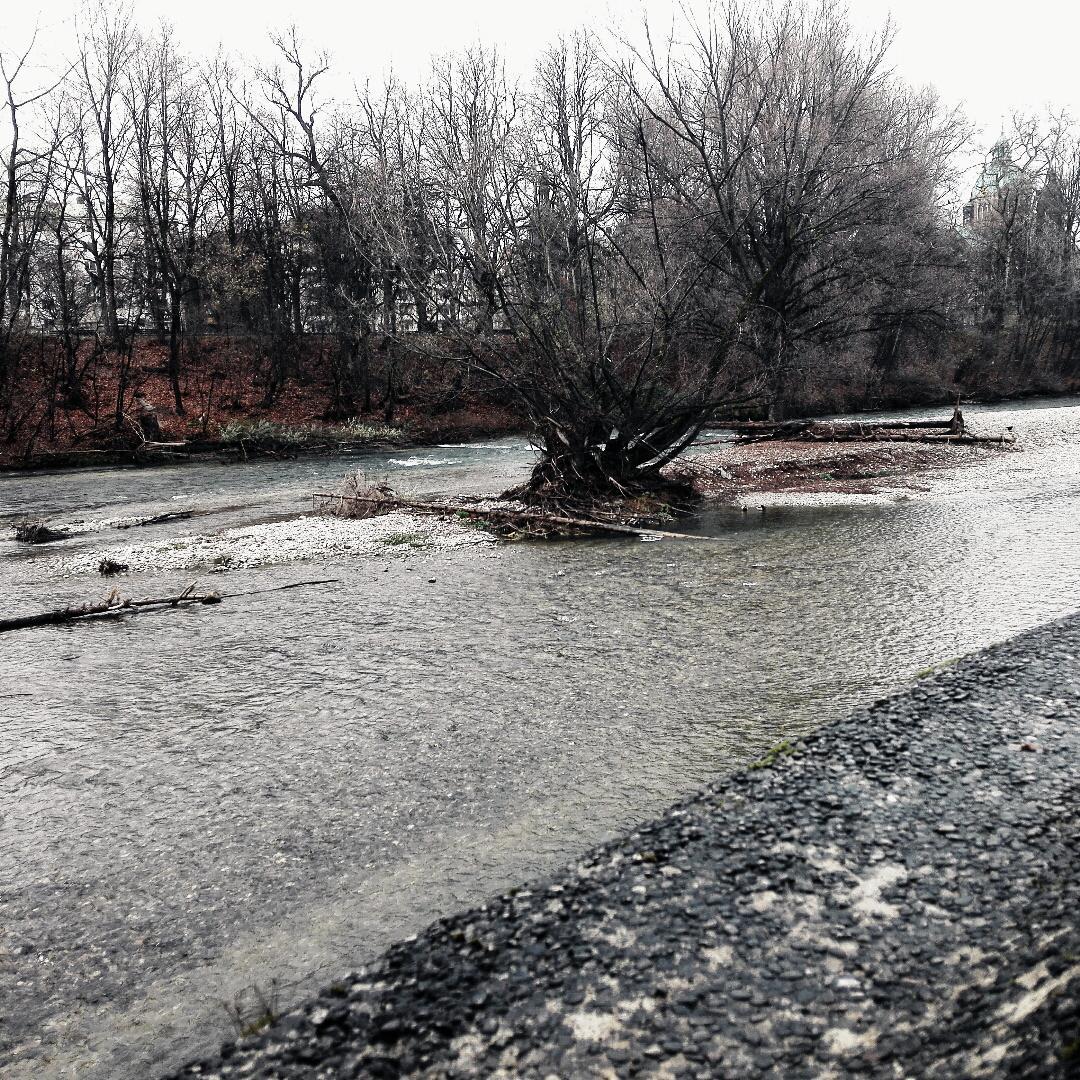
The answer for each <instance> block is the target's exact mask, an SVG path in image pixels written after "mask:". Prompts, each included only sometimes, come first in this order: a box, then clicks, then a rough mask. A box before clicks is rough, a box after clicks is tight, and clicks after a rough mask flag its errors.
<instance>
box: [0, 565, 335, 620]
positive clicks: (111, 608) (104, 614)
mask: <svg viewBox="0 0 1080 1080" xmlns="http://www.w3.org/2000/svg"><path fill="white" fill-rule="evenodd" d="M338 580H339V579H338V578H326V579H323V580H320V581H294V582H292V583H291V584H289V585H276V586H274V587H273V588H270V589H252V590H251V591H249V592H238V593H219V592H208V593H202V594H197V593H194V592H193V591H192V590H193V589H194V588H195V585H196V584H197V581H193V582H192V583H191V584H190V585H189V586H188V587H187V588H186V589H185V590H184V591H183V592H182V593H179V594H178V595H177V596H160V597H149V598H147V599H145V600H131V599H125V598H124V597H122V596H120V594H119V592H117V591H116V590H113V592H112V593H110V594H109V596H108V597H107V598H106V600H105V601H104V602H103V603H100V604H83V605H81V606H79V607H67V608H60V609H58V610H55V611H43V612H41V613H40V614H38V615H21V616H18V617H16V618H14V619H0V634H2V633H5V632H7V631H8V630H26V629H29V628H30V627H34V626H58V625H62V624H66V623H74V622H90V621H93V620H96V619H119V618H122V617H123V616H125V615H136V614H138V613H139V612H141V611H161V610H164V609H166V608H186V607H192V606H194V605H196V604H220V603H221V601H222V600H228V599H231V598H233V597H237V596H256V595H259V594H261V593H272V592H283V591H284V590H286V589H298V588H300V587H301V586H303V585H329V584H332V583H334V582H336V581H338Z"/></svg>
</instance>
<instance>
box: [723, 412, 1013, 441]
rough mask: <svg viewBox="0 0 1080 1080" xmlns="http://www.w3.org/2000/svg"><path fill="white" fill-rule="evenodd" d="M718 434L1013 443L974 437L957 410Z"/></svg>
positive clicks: (762, 423)
mask: <svg viewBox="0 0 1080 1080" xmlns="http://www.w3.org/2000/svg"><path fill="white" fill-rule="evenodd" d="M714 427H716V428H719V429H720V430H721V431H733V432H735V434H736V435H737V436H738V437H739V441H740V442H761V441H763V440H766V439H777V440H783V441H788V442H923V443H944V444H954V445H962V446H973V445H978V444H983V445H993V446H1005V445H1007V444H1010V443H1012V442H1015V438H1014V436H1013V435H1012V434H1011V432H1010V433H1009V434H1001V435H976V434H973V433H972V432H969V431H968V430H967V429H966V427H965V425H964V415H963V413H962V412H961V411H960V410H959V408H957V409H954V410H953V414H952V416H951V417H949V418H948V419H943V420H880V421H867V420H782V421H767V420H747V421H732V422H731V423H718V424H715V425H714Z"/></svg>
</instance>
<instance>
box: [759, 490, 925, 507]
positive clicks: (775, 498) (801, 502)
mask: <svg viewBox="0 0 1080 1080" xmlns="http://www.w3.org/2000/svg"><path fill="white" fill-rule="evenodd" d="M911 497H912V493H911V492H910V491H903V490H900V489H896V488H893V489H889V490H885V491H875V492H873V493H870V494H868V493H866V492H844V491H756V492H752V493H750V494H748V495H746V496H745V497H744V498H742V499H740V500H739V503H738V505H739V507H740V508H744V509H747V510H757V509H759V508H760V507H762V506H765V507H769V506H887V505H889V504H890V503H898V502H906V501H907V500H908V499H910V498H911Z"/></svg>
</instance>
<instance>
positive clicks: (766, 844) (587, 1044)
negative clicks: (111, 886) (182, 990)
mask: <svg viewBox="0 0 1080 1080" xmlns="http://www.w3.org/2000/svg"><path fill="white" fill-rule="evenodd" d="M1078 806H1080V616H1074V617H1071V618H1070V619H1067V620H1065V621H1063V622H1059V623H1054V624H1051V625H1048V626H1045V627H1043V628H1040V629H1038V630H1036V631H1033V632H1031V633H1028V634H1025V635H1023V636H1021V637H1019V638H1016V639H1014V640H1013V641H1011V642H1008V643H1006V644H1004V645H1000V646H997V647H995V648H992V649H990V650H988V651H987V652H985V653H982V654H978V655H976V656H973V657H971V658H969V659H967V660H964V661H961V662H960V663H958V664H957V665H955V666H954V667H952V668H950V669H948V670H947V671H945V672H943V673H941V674H939V675H937V676H935V677H933V678H932V679H929V680H928V681H925V682H921V683H919V684H918V685H917V686H916V687H915V688H913V689H912V690H911V691H909V692H908V693H906V694H903V695H901V696H898V697H896V698H892V699H888V700H885V701H882V702H879V703H878V704H876V705H874V706H872V707H871V708H869V709H867V710H863V711H860V712H856V713H855V714H853V715H852V716H851V717H850V718H848V719H846V720H844V721H842V722H839V723H835V724H832V725H829V726H827V727H825V728H823V729H821V730H820V731H818V732H817V733H816V734H814V735H812V736H810V737H809V738H808V739H806V740H805V741H804V742H802V743H800V744H798V745H797V746H796V747H795V748H794V752H791V748H789V747H782V748H779V749H778V750H777V751H774V752H773V753H771V754H770V755H768V756H767V757H766V758H765V759H764V760H763V761H762V762H761V763H760V764H759V767H757V768H752V769H750V770H748V771H745V772H743V773H741V774H738V775H734V776H730V777H727V778H725V779H723V780H721V781H719V782H718V783H717V784H716V785H715V786H714V787H712V788H711V789H709V790H707V791H705V792H703V793H701V794H700V795H698V796H695V797H694V798H692V799H690V800H688V801H686V802H683V803H682V804H680V805H677V806H675V807H673V808H672V809H671V810H670V811H669V812H668V813H667V815H666V816H665V817H663V818H662V819H661V820H659V821H657V822H655V823H653V824H651V825H649V826H646V827H644V828H642V829H641V830H639V831H638V832H635V833H633V834H632V835H630V836H628V837H626V838H625V839H623V840H621V841H618V842H615V843H613V844H611V845H608V846H606V847H603V848H601V849H599V850H597V851H596V852H594V853H593V854H592V855H591V856H590V857H587V858H586V859H584V860H583V861H581V862H580V863H578V864H576V865H574V866H573V867H571V868H569V869H567V870H566V871H565V872H563V873H561V874H560V875H558V876H557V877H555V878H552V879H550V880H548V881H545V882H542V883H539V884H536V885H533V886H531V887H529V888H528V889H524V890H521V891H518V892H516V893H511V894H507V895H505V896H502V897H499V898H498V899H495V900H493V901H491V902H490V903H488V904H487V905H485V906H484V907H481V908H479V909H477V910H475V911H471V912H468V913H465V914H461V915H458V916H455V917H453V918H450V919H446V920H444V921H442V922H439V923H437V924H435V925H434V926H432V927H431V928H430V929H429V930H428V931H426V932H425V933H424V934H423V935H421V936H420V937H419V938H415V939H411V940H409V941H405V942H403V943H401V944H399V945H397V946H395V947H394V948H393V949H391V950H390V951H389V952H388V953H387V954H386V955H385V956H384V957H383V959H382V960H380V961H379V962H377V963H376V964H374V965H372V966H370V967H368V968H365V969H363V970H361V971H360V973H359V974H353V975H349V976H347V977H343V978H342V979H341V980H340V982H339V983H337V984H335V985H334V986H331V987H330V988H328V989H327V990H325V991H324V992H323V994H322V995H321V996H320V997H319V998H318V999H316V1000H314V1001H311V1002H309V1003H308V1004H307V1005H306V1006H304V1007H303V1008H301V1009H299V1010H297V1011H295V1012H293V1013H290V1014H289V1015H287V1016H286V1017H285V1018H283V1019H282V1020H280V1021H279V1022H278V1023H277V1024H275V1025H274V1026H273V1027H272V1028H270V1029H269V1030H268V1031H267V1032H265V1033H264V1034H262V1035H261V1036H257V1037H256V1038H255V1039H254V1040H252V1041H251V1042H248V1043H246V1044H244V1045H242V1046H241V1047H240V1048H235V1047H226V1049H225V1052H224V1054H223V1056H222V1058H221V1059H219V1060H217V1061H212V1062H207V1063H202V1064H193V1065H190V1066H188V1067H187V1068H186V1069H184V1070H182V1071H181V1072H180V1073H178V1074H176V1075H177V1076H178V1077H184V1078H188V1080H190V1078H194V1077H200V1078H207V1077H214V1078H226V1077H228V1078H238V1077H241V1076H243V1077H279V1078H284V1077H368V1076H370V1077H397V1076H428V1077H463V1076H501V1077H519V1076H523V1077H548V1076H552V1075H554V1076H558V1077H584V1076H597V1077H623V1076H636V1075H647V1076H664V1077H681V1076H686V1077H719V1076H722V1077H757V1076H763V1077H784V1078H797V1077H824V1076H830V1077H846V1076H856V1075H858V1076H873V1077H896V1076H907V1077H942V1078H950V1080H951V1078H955V1077H1031V1078H1036V1077H1038V1078H1055V1077H1074V1076H1077V1075H1080V920H1078V913H1080V828H1078V822H1077V807H1078Z"/></svg>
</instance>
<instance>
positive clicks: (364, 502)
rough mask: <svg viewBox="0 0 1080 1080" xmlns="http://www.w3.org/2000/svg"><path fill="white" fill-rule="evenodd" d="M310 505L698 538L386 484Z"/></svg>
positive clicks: (545, 532) (524, 529)
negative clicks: (404, 491)
mask: <svg viewBox="0 0 1080 1080" xmlns="http://www.w3.org/2000/svg"><path fill="white" fill-rule="evenodd" d="M311 505H312V509H313V510H315V511H316V512H321V513H329V514H336V515H338V516H341V517H353V518H366V517H377V516H379V515H380V514H389V513H391V512H392V511H394V510H407V511H408V512H409V513H412V514H435V515H437V516H439V517H454V518H458V519H463V520H466V521H477V522H483V523H484V524H486V525H488V526H490V527H492V529H493V531H494V532H495V533H497V534H499V535H503V536H510V535H513V536H536V537H548V538H551V537H557V536H575V535H577V536H580V535H583V534H584V535H588V534H594V535H595V534H600V535H602V534H605V533H608V534H616V533H622V534H628V535H631V536H645V537H650V538H656V539H668V540H701V539H703V537H700V536H693V535H691V534H689V533H678V532H670V531H668V530H665V529H654V528H652V527H651V526H646V525H624V524H622V523H620V522H614V521H594V520H591V519H589V518H582V517H571V516H569V515H567V514H557V513H548V512H546V511H543V510H525V509H518V508H516V507H502V506H480V505H477V504H476V503H470V502H467V501H465V500H461V501H459V502H454V503H442V502H428V501H418V500H414V499H403V498H402V497H401V496H399V495H397V494H396V493H395V492H394V491H393V490H392V489H390V488H389V487H387V486H385V485H382V484H377V485H372V487H370V488H368V489H366V490H358V491H355V492H354V493H351V494H337V493H332V492H325V491H316V492H314V493H313V494H312V496H311Z"/></svg>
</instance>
